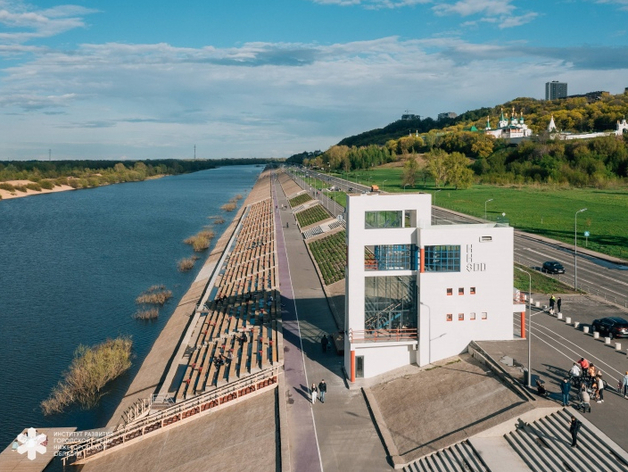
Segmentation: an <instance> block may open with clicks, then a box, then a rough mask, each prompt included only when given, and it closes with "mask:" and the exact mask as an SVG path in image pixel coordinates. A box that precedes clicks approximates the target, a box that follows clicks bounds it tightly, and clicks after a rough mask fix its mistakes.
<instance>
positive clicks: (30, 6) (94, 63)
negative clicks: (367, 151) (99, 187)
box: [0, 0, 628, 160]
mask: <svg viewBox="0 0 628 472" xmlns="http://www.w3.org/2000/svg"><path fill="white" fill-rule="evenodd" d="M70 1H71V0H70ZM0 68H1V69H0V129H1V130H2V131H1V134H0V137H1V138H0V160H11V159H18V160H22V159H47V158H48V150H49V149H52V155H53V158H55V159H114V160H122V159H159V158H190V157H192V156H193V149H194V145H196V146H197V156H198V157H202V158H223V157H227V158H229V157H234V158H235V157H287V156H289V155H291V154H293V153H297V152H301V151H304V150H308V151H312V150H316V149H320V150H325V149H327V148H329V147H330V146H332V145H334V144H335V143H337V142H338V141H339V140H340V139H342V138H344V137H346V136H350V135H353V134H356V133H360V132H362V131H366V130H369V129H373V128H378V127H382V126H385V125H386V124H388V123H390V122H392V121H394V120H396V119H398V118H399V117H400V116H401V114H402V113H404V111H405V110H410V112H411V113H416V114H419V115H421V116H431V117H436V115H437V114H438V113H439V112H445V111H455V112H457V113H462V112H464V111H466V110H470V109H474V108H479V107H482V106H494V105H497V104H499V103H503V102H505V101H507V100H510V99H513V98H516V97H534V98H539V99H540V98H543V96H544V84H545V82H547V81H551V80H560V81H566V82H568V84H569V93H570V94H575V93H584V92H589V91H594V90H606V91H609V92H611V93H614V94H616V93H622V92H623V90H624V87H628V0H565V1H539V0H528V1H522V0H459V1H455V0H265V1H261V0H205V1H196V0H189V1H185V0H184V1H183V2H176V3H175V2H163V1H159V0H153V1H150V2H148V1H144V0H133V1H128V0H125V1H122V0H108V1H104V0H94V1H91V0H77V1H75V2H74V3H60V2H56V1H53V0H40V1H34V2H30V3H27V2H23V1H18V0H0Z"/></svg>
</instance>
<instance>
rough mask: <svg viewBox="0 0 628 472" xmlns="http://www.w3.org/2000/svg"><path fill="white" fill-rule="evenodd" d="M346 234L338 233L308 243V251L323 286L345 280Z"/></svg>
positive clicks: (344, 232) (343, 232)
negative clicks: (316, 267)
mask: <svg viewBox="0 0 628 472" xmlns="http://www.w3.org/2000/svg"><path fill="white" fill-rule="evenodd" d="M346 237H347V233H346V231H339V232H338V233H334V234H332V235H331V236H327V237H326V238H322V239H318V240H316V241H313V242H311V243H310V251H311V252H312V255H313V256H314V260H315V261H316V265H318V269H319V270H320V272H321V274H322V276H323V280H324V281H325V285H331V284H333V283H334V282H338V281H339V280H342V279H344V278H345V267H346V265H347V242H346Z"/></svg>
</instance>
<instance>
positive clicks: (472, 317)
mask: <svg viewBox="0 0 628 472" xmlns="http://www.w3.org/2000/svg"><path fill="white" fill-rule="evenodd" d="M469 319H470V320H471V321H473V320H475V312H471V313H469Z"/></svg>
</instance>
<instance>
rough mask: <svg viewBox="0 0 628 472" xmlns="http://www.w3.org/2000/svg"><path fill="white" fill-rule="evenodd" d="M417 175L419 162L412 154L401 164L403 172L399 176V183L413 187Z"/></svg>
mask: <svg viewBox="0 0 628 472" xmlns="http://www.w3.org/2000/svg"><path fill="white" fill-rule="evenodd" d="M418 175H419V164H418V163H417V161H416V156H414V154H413V155H412V156H410V157H409V158H408V159H407V160H406V163H405V164H404V165H403V174H402V176H401V184H402V185H403V186H406V185H411V186H413V187H414V184H415V183H416V180H417V178H418Z"/></svg>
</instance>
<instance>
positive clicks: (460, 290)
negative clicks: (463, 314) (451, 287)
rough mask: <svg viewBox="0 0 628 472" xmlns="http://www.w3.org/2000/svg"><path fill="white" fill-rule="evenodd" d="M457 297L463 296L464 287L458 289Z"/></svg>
mask: <svg viewBox="0 0 628 472" xmlns="http://www.w3.org/2000/svg"><path fill="white" fill-rule="evenodd" d="M458 295H464V287H459V288H458Z"/></svg>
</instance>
